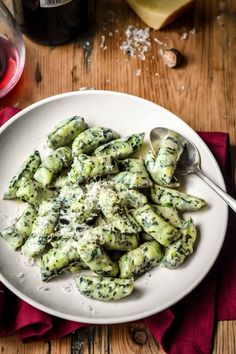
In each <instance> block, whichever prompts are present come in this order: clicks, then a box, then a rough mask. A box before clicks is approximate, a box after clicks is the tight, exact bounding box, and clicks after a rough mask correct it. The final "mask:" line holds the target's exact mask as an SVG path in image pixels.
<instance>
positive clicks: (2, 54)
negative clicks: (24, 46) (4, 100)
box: [0, 36, 20, 96]
mask: <svg viewBox="0 0 236 354" xmlns="http://www.w3.org/2000/svg"><path fill="white" fill-rule="evenodd" d="M18 70H20V68H19V55H18V52H17V50H16V48H15V47H14V45H13V44H12V43H11V42H10V41H9V40H8V39H6V38H5V37H2V36H0V96H1V93H2V92H3V91H5V90H8V88H9V86H11V85H12V84H13V83H14V82H15V79H16V77H17V76H18Z"/></svg>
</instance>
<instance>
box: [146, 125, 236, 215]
mask: <svg viewBox="0 0 236 354" xmlns="http://www.w3.org/2000/svg"><path fill="white" fill-rule="evenodd" d="M169 133H174V134H176V133H177V132H175V131H173V130H170V129H168V128H154V129H152V130H151V132H150V135H149V141H150V145H151V149H152V152H153V154H154V156H156V154H157V153H156V152H157V151H158V149H159V146H160V143H161V140H162V139H163V138H164V137H165V136H166V135H167V134H169ZM177 134H179V133H177ZM179 136H180V137H181V140H182V143H183V144H184V146H185V148H184V151H183V154H182V155H181V157H180V159H179V161H178V164H177V168H176V171H175V172H176V174H177V175H179V176H184V175H188V174H191V173H194V174H196V175H197V176H199V177H200V178H201V179H202V180H203V181H204V182H205V183H207V184H208V186H210V187H211V188H212V189H213V190H214V191H215V192H216V193H217V194H218V195H219V196H220V197H221V198H222V199H223V200H224V201H225V202H226V203H227V204H228V205H229V206H230V207H231V208H232V209H233V211H235V212H236V200H235V199H233V198H232V197H231V196H230V195H229V194H228V193H226V192H224V191H223V190H222V189H221V188H220V187H218V186H217V185H216V184H215V183H214V182H213V181H212V180H211V179H210V178H209V177H207V176H206V175H205V173H204V172H203V171H202V170H201V168H200V154H199V151H198V149H197V148H196V146H195V145H194V144H193V143H192V142H190V141H189V140H187V139H186V138H184V137H183V136H182V135H181V134H179Z"/></svg>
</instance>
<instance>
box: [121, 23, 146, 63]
mask: <svg viewBox="0 0 236 354" xmlns="http://www.w3.org/2000/svg"><path fill="white" fill-rule="evenodd" d="M149 31H150V29H149V27H146V28H144V29H141V28H137V27H134V26H132V25H129V26H128V27H127V29H126V31H125V35H126V41H124V42H123V43H122V45H121V46H120V48H121V50H122V51H123V53H125V54H128V55H130V56H131V57H135V56H136V55H137V52H139V53H138V58H140V59H141V60H145V53H146V52H147V51H148V50H149V47H150V46H151V43H150V34H149Z"/></svg>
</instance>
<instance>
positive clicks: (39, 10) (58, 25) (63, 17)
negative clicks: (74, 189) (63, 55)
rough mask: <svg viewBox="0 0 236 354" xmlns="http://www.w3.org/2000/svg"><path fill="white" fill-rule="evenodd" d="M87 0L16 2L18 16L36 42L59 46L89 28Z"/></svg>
mask: <svg viewBox="0 0 236 354" xmlns="http://www.w3.org/2000/svg"><path fill="white" fill-rule="evenodd" d="M89 4H91V1H88V0H14V11H15V17H16V19H17V21H18V22H19V24H20V25H21V29H22V31H23V32H24V33H26V34H27V35H29V36H30V37H32V39H34V40H36V41H37V42H40V43H43V44H47V45H58V44H61V43H65V42H68V41H69V40H71V39H73V38H74V37H76V36H77V35H78V34H79V33H80V32H81V31H83V30H84V29H85V28H86V26H87V25H88V21H89V18H88V7H89Z"/></svg>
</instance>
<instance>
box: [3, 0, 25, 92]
mask: <svg viewBox="0 0 236 354" xmlns="http://www.w3.org/2000/svg"><path fill="white" fill-rule="evenodd" d="M1 11H2V12H3V13H4V14H5V15H6V17H7V19H8V23H9V25H10V26H11V27H12V29H13V31H14V32H15V36H16V50H17V52H18V57H19V59H18V61H19V62H18V69H17V72H16V73H15V74H14V75H13V76H12V78H11V79H10V81H9V83H8V84H7V85H6V86H5V87H4V88H3V89H2V90H0V98H2V97H4V96H6V95H7V94H8V93H9V92H10V91H11V90H12V89H13V87H14V86H15V85H16V84H17V82H18V81H19V79H20V77H21V75H22V72H23V70H24V66H25V43H24V39H23V34H22V32H21V30H20V27H19V25H18V23H17V22H16V20H15V18H14V16H13V15H12V14H11V12H10V10H9V9H8V7H7V6H6V5H5V4H4V2H3V1H2V0H0V13H1ZM3 38H6V39H8V40H10V41H11V38H7V36H3ZM14 46H15V45H14Z"/></svg>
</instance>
